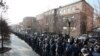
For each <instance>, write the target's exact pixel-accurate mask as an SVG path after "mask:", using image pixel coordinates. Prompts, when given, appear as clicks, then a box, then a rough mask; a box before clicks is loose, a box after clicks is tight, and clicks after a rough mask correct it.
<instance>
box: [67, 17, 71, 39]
mask: <svg viewBox="0 0 100 56" xmlns="http://www.w3.org/2000/svg"><path fill="white" fill-rule="evenodd" d="M67 21H68V35H69V37H70V27H71V19H69V18H68V19H67Z"/></svg>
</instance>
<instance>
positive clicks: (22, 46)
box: [0, 34, 39, 56]
mask: <svg viewBox="0 0 100 56" xmlns="http://www.w3.org/2000/svg"><path fill="white" fill-rule="evenodd" d="M0 44H1V43H0ZM0 46H1V45H0ZM5 46H8V47H11V48H12V49H11V50H10V51H9V52H7V53H4V54H0V56H39V55H38V54H36V52H34V51H33V50H32V48H31V47H29V46H28V45H27V44H26V43H25V42H24V41H23V40H21V39H19V38H18V37H17V36H15V35H13V34H11V42H5Z"/></svg>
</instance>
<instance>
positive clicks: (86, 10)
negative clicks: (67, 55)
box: [36, 0, 94, 36]
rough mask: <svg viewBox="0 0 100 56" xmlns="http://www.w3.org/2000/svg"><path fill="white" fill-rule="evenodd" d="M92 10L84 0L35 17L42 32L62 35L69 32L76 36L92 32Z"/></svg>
mask: <svg viewBox="0 0 100 56" xmlns="http://www.w3.org/2000/svg"><path fill="white" fill-rule="evenodd" d="M93 10H94V9H93V8H92V7H91V6H90V5H89V4H88V3H87V2H86V1H85V0H81V1H78V2H75V3H72V4H69V5H66V6H62V7H59V8H55V9H51V10H49V11H46V12H44V13H42V14H40V15H38V16H36V18H37V19H38V21H39V22H41V23H40V25H42V27H41V28H43V29H42V31H48V32H55V33H64V34H69V32H70V35H71V36H78V35H81V34H86V33H87V32H88V31H91V30H92V28H93ZM69 22H70V27H69Z"/></svg>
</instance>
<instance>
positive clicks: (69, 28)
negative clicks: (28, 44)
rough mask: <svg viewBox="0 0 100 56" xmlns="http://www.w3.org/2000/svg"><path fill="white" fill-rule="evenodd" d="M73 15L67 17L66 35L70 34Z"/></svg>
mask: <svg viewBox="0 0 100 56" xmlns="http://www.w3.org/2000/svg"><path fill="white" fill-rule="evenodd" d="M73 19H74V16H72V17H68V18H67V22H68V35H69V36H70V30H71V23H72V22H73Z"/></svg>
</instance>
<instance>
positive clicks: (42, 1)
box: [6, 0, 93, 24]
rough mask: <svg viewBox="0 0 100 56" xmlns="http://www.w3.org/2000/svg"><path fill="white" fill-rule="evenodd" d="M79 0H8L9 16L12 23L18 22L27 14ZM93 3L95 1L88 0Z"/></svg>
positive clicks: (31, 14)
mask: <svg viewBox="0 0 100 56" xmlns="http://www.w3.org/2000/svg"><path fill="white" fill-rule="evenodd" d="M77 1H79V0H6V2H7V4H8V5H9V9H8V11H7V18H9V19H8V21H9V23H10V24H17V23H19V22H21V21H22V20H23V18H24V17H26V16H33V17H35V16H36V15H38V14H40V13H42V12H45V11H47V10H49V9H52V8H56V7H59V6H64V5H67V4H70V3H73V2H77ZM87 2H88V3H90V4H93V1H92V0H91V1H90V0H88V1H87Z"/></svg>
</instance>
